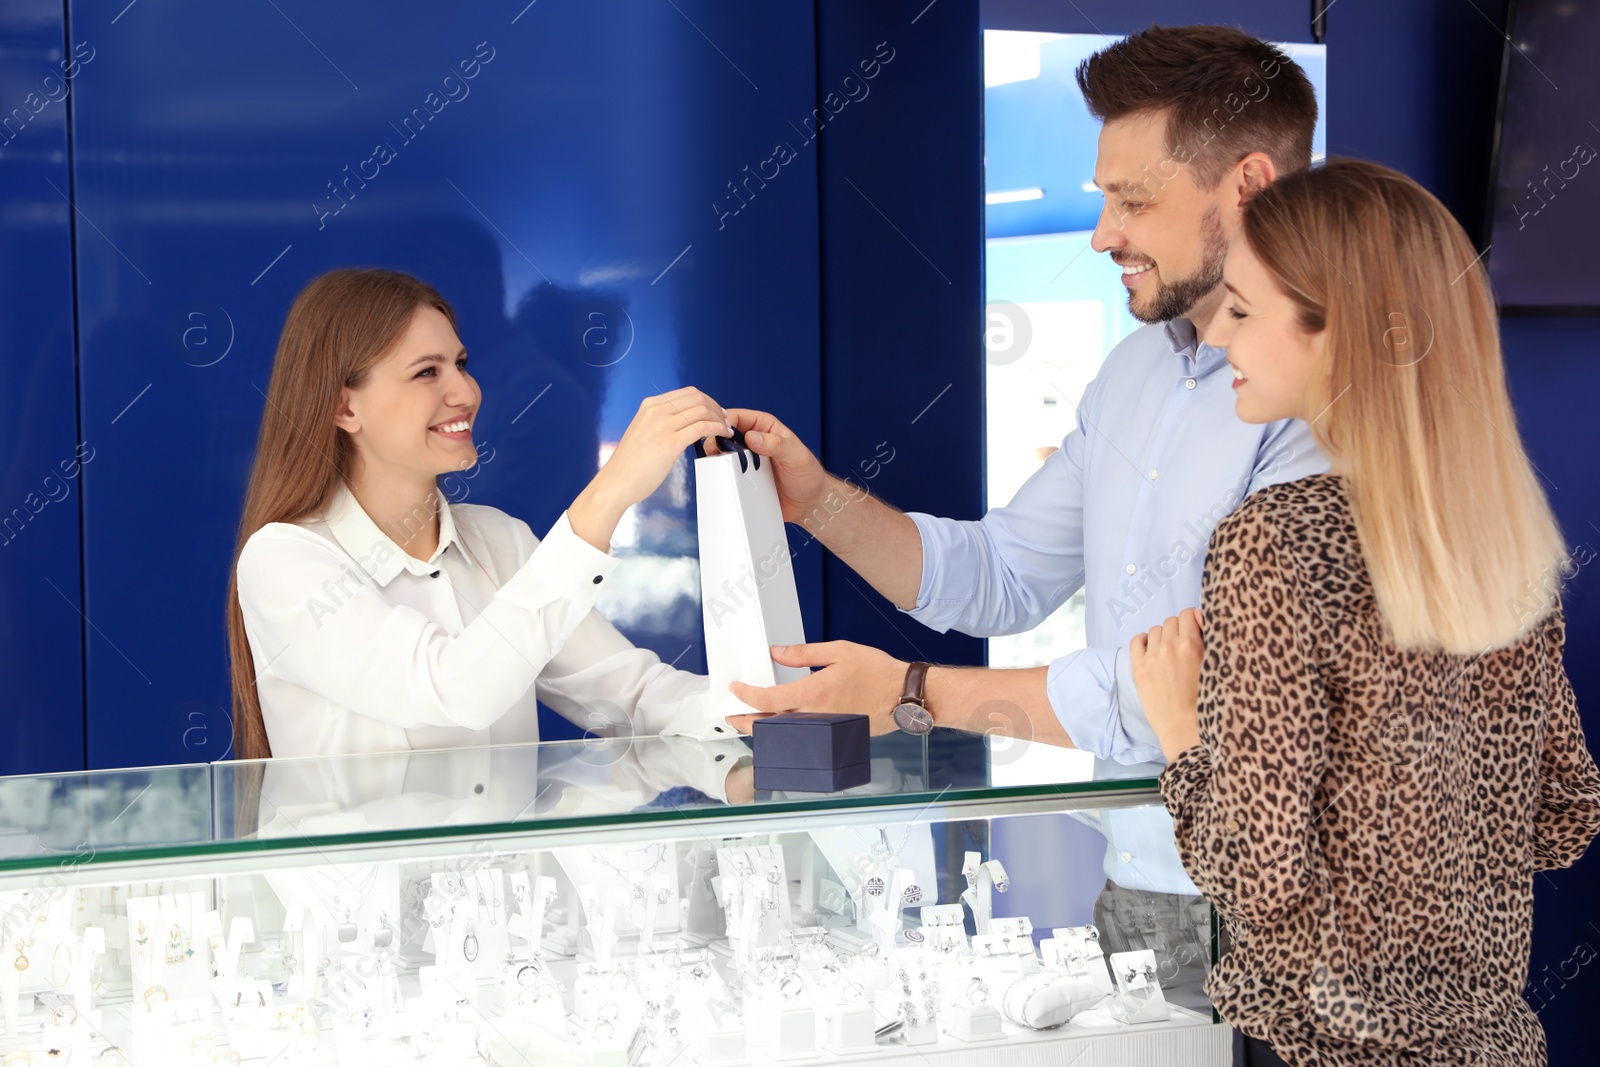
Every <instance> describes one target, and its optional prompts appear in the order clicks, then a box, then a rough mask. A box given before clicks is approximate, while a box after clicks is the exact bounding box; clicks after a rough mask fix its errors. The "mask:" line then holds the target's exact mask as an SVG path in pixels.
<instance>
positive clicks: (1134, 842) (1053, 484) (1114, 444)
mask: <svg viewBox="0 0 1600 1067" xmlns="http://www.w3.org/2000/svg"><path fill="white" fill-rule="evenodd" d="M1327 469H1328V460H1327V457H1326V456H1324V455H1323V454H1322V452H1321V450H1320V449H1318V448H1317V446H1316V443H1315V441H1313V440H1312V437H1311V431H1310V428H1309V427H1308V426H1307V425H1306V424H1305V423H1304V422H1301V421H1300V420H1298V419H1288V420H1283V421H1280V422H1274V423H1269V424H1267V425H1252V424H1250V423H1246V422H1242V421H1240V419H1239V417H1238V416H1237V415H1236V414H1235V413H1234V397H1233V370H1232V368H1231V367H1229V366H1228V363H1227V353H1226V351H1225V350H1223V349H1220V348H1213V347H1211V346H1210V345H1207V344H1203V343H1201V344H1197V343H1196V337H1195V329H1194V326H1193V324H1192V323H1190V322H1189V320H1188V319H1174V320H1172V321H1170V322H1167V323H1163V324H1160V325H1151V326H1145V327H1142V328H1141V329H1138V330H1136V331H1134V332H1133V333H1132V334H1129V335H1128V336H1127V337H1126V338H1124V339H1123V341H1122V342H1121V343H1120V344H1118V345H1117V346H1116V348H1114V349H1112V351H1111V354H1110V355H1108V356H1107V357H1106V360H1105V363H1104V364H1103V365H1102V366H1101V368H1100V373H1099V374H1098V375H1097V376H1096V377H1095V379H1094V381H1093V382H1091V383H1090V384H1089V387H1088V389H1087V390H1085V391H1084V394H1083V400H1082V402H1081V403H1080V404H1079V406H1078V425H1077V428H1076V429H1075V430H1073V431H1072V433H1070V434H1069V435H1067V438H1066V440H1064V441H1063V442H1062V443H1061V449H1060V451H1058V452H1056V453H1054V454H1053V455H1051V456H1050V458H1049V459H1047V460H1045V462H1044V465H1043V466H1042V467H1041V468H1040V469H1039V470H1038V471H1037V472H1035V473H1034V475H1033V477H1031V478H1029V479H1028V481H1027V482H1026V483H1024V484H1023V486H1022V488H1021V489H1019V490H1018V491H1017V495H1016V496H1015V497H1014V498H1013V499H1012V501H1011V503H1009V504H1007V505H1006V506H1004V507H999V508H994V509H993V510H991V511H990V512H989V513H988V514H987V515H985V516H984V517H983V518H982V519H979V520H976V521H962V520H956V519H943V518H937V517H935V516H932V515H923V514H912V515H911V519H912V521H914V522H915V523H916V524H917V529H918V531H920V533H921V534H922V584H921V587H920V589H919V590H918V593H917V605H916V607H915V608H914V609H912V610H911V611H910V612H909V613H908V614H910V615H911V616H912V617H913V618H915V619H916V620H917V621H918V622H921V623H923V624H925V625H927V626H930V627H932V628H933V629H935V630H938V631H940V632H941V633H943V632H944V631H946V630H958V631H960V632H962V633H966V634H971V635H972V636H974V637H993V636H997V635H1000V634H1014V633H1021V632H1023V631H1026V630H1029V629H1032V628H1033V627H1034V626H1037V625H1038V624H1039V623H1040V622H1042V621H1044V619H1045V618H1046V617H1047V616H1048V615H1049V614H1050V613H1051V612H1053V611H1055V610H1056V609H1057V608H1058V607H1060V606H1061V605H1062V604H1064V603H1065V602H1066V600H1067V598H1068V597H1070V596H1071V595H1072V594H1073V593H1075V592H1077V590H1078V589H1079V588H1080V587H1082V588H1084V589H1085V590H1086V598H1085V599H1086V603H1085V616H1086V617H1085V629H1086V639H1087V643H1088V647H1087V648H1085V649H1083V650H1081V651H1077V652H1071V653H1068V654H1067V655H1064V656H1062V657H1060V658H1059V659H1056V660H1055V661H1054V662H1052V663H1051V664H1050V670H1049V675H1048V683H1047V685H1048V690H1049V696H1050V705H1051V707H1052V708H1054V710H1055V713H1056V716H1057V717H1058V718H1059V719H1060V720H1061V725H1062V726H1063V727H1064V728H1065V729H1066V731H1067V735H1068V736H1069V737H1071V738H1072V741H1073V744H1075V745H1077V746H1078V747H1079V748H1080V749H1083V750H1084V751H1085V752H1090V753H1093V754H1094V755H1095V757H1097V763H1096V777H1097V778H1111V777H1128V776H1134V775H1140V774H1148V775H1150V776H1152V777H1153V776H1155V775H1156V774H1159V773H1160V770H1161V767H1160V765H1161V764H1162V763H1164V762H1165V761H1164V758H1163V757H1162V754H1161V746H1160V745H1159V744H1157V742H1156V737H1155V733H1154V732H1153V731H1152V730H1151V729H1150V725H1149V723H1148V722H1147V721H1146V720H1145V717H1144V711H1143V709H1142V708H1141V707H1140V705H1139V695H1138V692H1137V691H1136V690H1135V689H1134V685H1133V678H1132V676H1131V675H1130V674H1129V665H1128V642H1129V641H1130V640H1131V639H1132V638H1133V635H1134V634H1136V633H1139V632H1141V631H1143V630H1148V629H1150V627H1152V626H1155V625H1157V624H1158V623H1161V622H1163V621H1164V620H1166V619H1167V618H1168V617H1170V616H1173V615H1176V614H1178V612H1180V611H1182V610H1183V609H1184V608H1189V607H1196V606H1198V605H1199V603H1200V576H1201V570H1202V568H1203V567H1204V565H1205V554H1206V544H1207V542H1208V541H1209V540H1210V538H1211V531H1212V529H1213V528H1214V527H1215V526H1216V524H1217V522H1218V521H1220V520H1221V519H1222V518H1223V516H1225V515H1227V514H1228V513H1229V512H1231V511H1232V510H1233V509H1234V508H1235V507H1237V506H1238V504H1239V503H1240V501H1242V500H1243V499H1244V498H1245V497H1246V496H1248V495H1249V494H1250V493H1253V492H1255V491H1256V490H1257V489H1260V488H1261V487H1262V486H1266V485H1273V484H1276V483H1279V482H1288V481H1294V480H1295V479H1298V478H1304V477H1306V476H1308V475H1311V474H1318V473H1321V472H1324V471H1326V470H1327ZM1140 764H1153V766H1146V767H1143V768H1142V769H1141V768H1139V767H1137V766H1134V765H1140ZM1101 829H1102V831H1103V832H1104V833H1105V835H1106V837H1107V840H1108V841H1109V842H1110V848H1108V849H1107V852H1106V874H1107V876H1108V877H1109V878H1111V879H1112V880H1113V881H1114V882H1116V883H1117V884H1118V885H1123V886H1127V887H1129V888H1133V889H1150V890H1157V891H1161V892H1167V893H1195V892H1196V889H1195V888H1194V884H1193V883H1192V882H1190V881H1189V877H1188V875H1186V874H1185V873H1184V871H1183V867H1182V865H1181V864H1180V863H1179V861H1178V851H1177V847H1176V845H1174V843H1173V835H1172V820H1171V818H1170V817H1169V816H1168V815H1167V813H1166V811H1165V810H1164V809H1162V808H1161V807H1160V806H1159V805H1156V806H1153V807H1143V808H1131V809H1120V810H1117V809H1113V810H1108V811H1106V812H1105V813H1104V815H1103V818H1102V821H1101Z"/></svg>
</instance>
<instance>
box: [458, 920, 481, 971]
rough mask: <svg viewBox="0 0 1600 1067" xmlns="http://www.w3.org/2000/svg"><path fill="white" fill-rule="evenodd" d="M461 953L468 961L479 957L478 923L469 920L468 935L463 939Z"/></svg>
mask: <svg viewBox="0 0 1600 1067" xmlns="http://www.w3.org/2000/svg"><path fill="white" fill-rule="evenodd" d="M461 955H462V956H463V957H464V958H465V959H466V961H467V962H468V963H471V962H473V961H474V960H476V959H477V958H478V934H477V923H475V922H473V921H472V920H471V919H468V920H467V936H466V937H464V938H462V939H461Z"/></svg>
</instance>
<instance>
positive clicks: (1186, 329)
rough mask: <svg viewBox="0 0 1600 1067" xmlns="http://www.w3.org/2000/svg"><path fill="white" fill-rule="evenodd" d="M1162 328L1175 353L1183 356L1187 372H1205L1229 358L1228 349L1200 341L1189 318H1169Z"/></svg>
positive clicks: (1185, 371)
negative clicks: (1214, 346)
mask: <svg viewBox="0 0 1600 1067" xmlns="http://www.w3.org/2000/svg"><path fill="white" fill-rule="evenodd" d="M1161 328H1162V331H1163V332H1164V333H1165V334H1166V337H1167V344H1169V345H1171V346H1172V351H1173V354H1174V355H1179V356H1182V357H1183V359H1184V373H1186V374H1204V373H1205V372H1207V371H1209V370H1212V369H1214V368H1215V367H1217V366H1218V365H1219V364H1221V363H1222V362H1223V361H1225V360H1226V359H1227V358H1228V350H1227V349H1225V348H1213V347H1212V346H1211V345H1208V344H1206V343H1205V342H1204V341H1200V340H1199V335H1198V333H1197V332H1196V331H1195V328H1194V323H1192V322H1190V321H1189V320H1188V319H1181V318H1180V319H1168V320H1167V321H1166V322H1164V323H1162V326H1161Z"/></svg>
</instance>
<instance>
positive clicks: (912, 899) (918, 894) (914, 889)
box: [900, 882, 922, 904]
mask: <svg viewBox="0 0 1600 1067" xmlns="http://www.w3.org/2000/svg"><path fill="white" fill-rule="evenodd" d="M900 899H901V900H902V901H904V902H905V903H907V904H915V903H917V901H919V900H921V899H922V887H921V886H920V885H917V884H916V883H915V882H913V883H912V884H911V885H908V886H906V890H905V892H904V893H902V894H901V895H900Z"/></svg>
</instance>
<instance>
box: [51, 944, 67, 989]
mask: <svg viewBox="0 0 1600 1067" xmlns="http://www.w3.org/2000/svg"><path fill="white" fill-rule="evenodd" d="M63 949H65V950H66V953H67V966H66V972H67V976H66V977H65V978H62V979H59V980H58V979H57V978H56V968H57V965H58V964H59V962H60V960H59V958H58V957H60V955H61V952H62V950H63ZM71 980H72V949H70V948H67V945H66V942H64V941H58V942H56V947H55V950H54V951H53V952H51V953H50V984H51V985H52V986H53V987H54V988H55V991H56V992H57V993H59V992H61V987H62V986H64V985H66V984H67V983H68V982H70V981H71Z"/></svg>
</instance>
